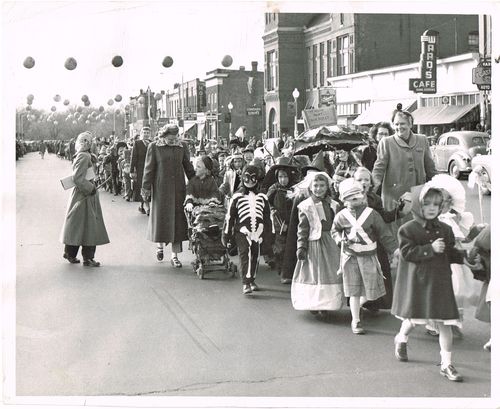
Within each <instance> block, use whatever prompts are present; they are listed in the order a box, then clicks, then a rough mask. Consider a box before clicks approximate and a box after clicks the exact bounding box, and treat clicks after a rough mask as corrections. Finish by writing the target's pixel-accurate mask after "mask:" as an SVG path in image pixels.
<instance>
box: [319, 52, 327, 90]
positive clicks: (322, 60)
mask: <svg viewBox="0 0 500 409" xmlns="http://www.w3.org/2000/svg"><path fill="white" fill-rule="evenodd" d="M324 56H325V43H320V45H319V75H320V77H319V85H320V86H321V87H322V86H324V85H325V77H326V75H325V74H326V73H325V57H324Z"/></svg>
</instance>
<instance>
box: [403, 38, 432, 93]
mask: <svg viewBox="0 0 500 409" xmlns="http://www.w3.org/2000/svg"><path fill="white" fill-rule="evenodd" d="M438 35H439V33H438V32H437V31H435V30H427V31H425V32H424V33H423V34H422V36H421V37H420V41H421V42H422V49H421V52H420V78H410V91H413V92H415V93H422V94H435V93H436V92H437V74H436V72H437V70H436V65H437V42H438Z"/></svg>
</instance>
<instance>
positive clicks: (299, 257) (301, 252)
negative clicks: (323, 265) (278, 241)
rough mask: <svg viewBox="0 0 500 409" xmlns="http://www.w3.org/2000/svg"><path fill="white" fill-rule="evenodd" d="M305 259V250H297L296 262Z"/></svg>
mask: <svg viewBox="0 0 500 409" xmlns="http://www.w3.org/2000/svg"><path fill="white" fill-rule="evenodd" d="M306 257H307V250H306V249H305V248H303V247H301V248H298V249H297V260H305V259H306Z"/></svg>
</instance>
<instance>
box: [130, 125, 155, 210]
mask: <svg viewBox="0 0 500 409" xmlns="http://www.w3.org/2000/svg"><path fill="white" fill-rule="evenodd" d="M149 132H150V129H149V128H148V127H143V128H142V129H141V136H140V139H139V140H137V141H135V142H134V146H133V147H132V157H131V159H130V173H131V174H133V179H134V193H133V199H132V200H133V201H134V202H141V205H140V206H139V211H140V212H141V213H143V214H145V213H146V210H145V209H144V201H143V200H142V196H141V188H142V177H143V174H144V162H145V161H146V151H147V149H148V145H149V143H150V141H149ZM148 211H149V210H148Z"/></svg>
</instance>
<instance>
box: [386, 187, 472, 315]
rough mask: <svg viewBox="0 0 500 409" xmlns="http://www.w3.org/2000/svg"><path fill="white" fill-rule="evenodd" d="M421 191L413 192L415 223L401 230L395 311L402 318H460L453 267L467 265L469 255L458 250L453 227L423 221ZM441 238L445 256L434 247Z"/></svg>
mask: <svg viewBox="0 0 500 409" xmlns="http://www.w3.org/2000/svg"><path fill="white" fill-rule="evenodd" d="M421 189H422V187H421V186H419V187H417V188H416V189H414V190H412V200H413V201H412V213H413V216H414V220H411V221H409V222H406V223H405V224H404V225H403V226H401V228H400V229H399V231H398V240H399V249H400V251H401V254H400V259H399V265H398V272H397V276H396V283H395V285H394V300H393V306H392V311H391V312H392V314H393V315H396V316H398V317H401V318H422V319H441V320H453V319H458V318H459V314H458V309H457V304H456V301H455V294H454V292H453V285H452V281H451V267H450V264H453V263H456V264H463V258H464V255H465V254H464V252H463V251H460V250H457V249H456V248H455V237H454V236H453V231H452V229H451V227H450V226H448V225H447V224H445V223H443V222H440V221H439V220H438V219H437V218H435V219H434V220H424V219H423V218H422V212H421V206H420V201H419V195H420V191H421ZM424 189H425V187H424ZM438 238H443V239H444V243H445V251H444V252H443V253H435V252H434V250H433V248H432V242H434V241H435V240H436V239H438Z"/></svg>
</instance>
